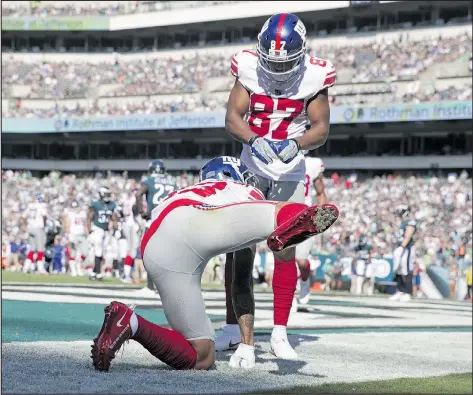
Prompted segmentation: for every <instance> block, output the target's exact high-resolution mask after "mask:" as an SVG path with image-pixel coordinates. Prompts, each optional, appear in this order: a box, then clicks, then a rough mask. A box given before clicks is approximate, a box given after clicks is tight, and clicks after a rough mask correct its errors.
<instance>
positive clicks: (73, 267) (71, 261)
mask: <svg viewBox="0 0 473 395" xmlns="http://www.w3.org/2000/svg"><path fill="white" fill-rule="evenodd" d="M69 269H70V270H71V274H72V275H73V276H74V275H76V274H77V269H76V261H75V259H74V258H69Z"/></svg>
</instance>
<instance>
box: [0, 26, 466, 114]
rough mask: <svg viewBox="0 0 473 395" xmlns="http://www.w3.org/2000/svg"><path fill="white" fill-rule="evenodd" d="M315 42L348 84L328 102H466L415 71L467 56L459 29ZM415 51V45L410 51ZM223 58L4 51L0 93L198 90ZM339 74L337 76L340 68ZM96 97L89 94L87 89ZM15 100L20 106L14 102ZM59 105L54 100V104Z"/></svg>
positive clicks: (192, 107)
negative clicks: (428, 35) (106, 57)
mask: <svg viewBox="0 0 473 395" xmlns="http://www.w3.org/2000/svg"><path fill="white" fill-rule="evenodd" d="M316 43H317V42H316V41H313V42H312V44H311V45H310V48H309V49H310V51H309V52H310V54H311V55H320V56H322V57H324V58H327V59H332V60H333V63H334V64H335V66H336V68H337V70H339V71H341V70H351V73H348V74H350V75H351V77H347V78H348V79H347V80H346V81H344V80H343V78H344V77H342V76H340V77H339V83H345V84H350V83H353V84H355V85H353V86H352V88H351V89H348V90H346V89H345V90H344V91H343V92H340V93H338V88H337V86H336V87H335V88H334V92H335V94H334V96H333V97H332V99H331V100H332V102H334V103H335V104H357V103H368V104H371V103H373V104H374V103H379V102H384V103H386V102H387V103H393V102H420V101H439V100H449V99H457V100H468V99H471V97H472V96H471V85H467V86H460V87H458V86H457V87H455V86H450V87H449V88H448V89H446V90H444V91H436V90H435V87H432V84H431V83H429V84H420V83H418V81H417V79H418V78H419V75H420V73H422V72H423V71H425V70H426V69H427V68H428V67H429V66H430V65H432V64H434V63H440V62H455V61H456V60H459V59H460V60H461V59H463V58H465V59H467V58H471V52H472V41H471V37H470V36H468V35H467V34H462V35H459V36H457V37H452V38H443V39H441V38H439V39H437V40H434V41H432V40H429V39H425V40H423V41H419V42H417V41H412V40H409V39H408V38H402V39H401V40H399V41H385V42H384V43H371V44H367V45H362V46H354V45H350V46H338V47H337V46H331V47H328V46H320V47H316V46H315V45H316ZM414 49H415V50H414ZM229 64H230V60H229V56H228V54H223V53H218V54H211V55H205V56H204V55H200V54H199V53H198V52H195V53H193V54H186V56H182V57H180V58H179V57H175V58H154V59H140V60H125V59H123V58H121V59H118V58H116V60H115V61H114V62H103V63H99V64H92V63H81V62H77V63H72V62H68V61H64V62H58V63H48V62H40V63H26V62H23V63H18V61H16V60H15V61H14V60H13V59H10V58H9V57H8V56H5V57H3V58H2V68H3V72H2V86H3V88H4V89H3V90H2V97H4V98H6V97H9V94H8V93H6V92H8V91H9V88H10V87H12V86H13V85H19V86H28V89H29V93H28V94H27V96H26V97H24V98H25V99H26V98H28V99H51V100H61V99H71V98H85V97H87V96H88V95H89V90H90V89H91V88H94V87H95V88H96V87H98V86H99V85H104V84H118V87H115V88H111V89H110V90H109V91H108V92H106V93H104V94H103V95H102V96H103V97H127V96H137V95H141V96H149V95H162V94H171V93H179V94H186V93H197V92H201V90H202V88H203V87H204V84H205V81H207V80H208V79H209V78H213V77H224V76H229ZM339 74H342V73H341V72H340V73H339ZM400 80H409V81H412V83H411V86H410V87H409V89H408V92H407V93H406V92H402V93H401V92H399V93H398V92H396V87H395V85H391V83H392V82H394V81H400ZM366 82H380V83H384V84H385V86H383V87H381V88H379V87H378V88H370V87H362V86H361V85H356V84H358V83H360V84H361V83H366ZM95 95H96V93H95ZM208 100H209V101H210V102H212V103H206V101H205V100H203V101H202V102H201V103H196V102H195V99H194V98H192V97H188V96H187V95H184V96H183V97H182V100H177V101H175V102H172V103H169V102H165V100H164V99H163V100H162V101H161V100H158V99H154V100H151V99H150V100H148V101H147V102H144V103H143V104H141V105H139V106H136V105H134V104H127V105H120V106H106V107H104V108H97V107H94V106H92V108H89V109H85V108H82V107H81V106H80V105H77V106H75V107H74V106H73V108H69V109H67V110H66V113H67V114H68V115H105V114H109V115H126V114H140V113H143V114H147V113H151V112H172V111H205V110H215V109H222V108H224V105H225V103H224V101H223V100H218V99H212V98H211V95H210V96H209V99H208ZM19 103H20V104H19ZM58 105H59V107H61V106H60V103H59V104H58ZM2 110H3V114H2V115H3V116H6V117H22V116H27V117H30V118H31V117H42V118H44V117H48V116H50V114H57V109H54V111H53V109H49V110H44V109H38V110H35V109H23V108H21V99H18V100H17V101H16V104H15V105H11V106H10V108H5V109H2Z"/></svg>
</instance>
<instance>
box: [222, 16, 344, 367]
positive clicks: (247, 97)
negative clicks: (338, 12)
mask: <svg viewBox="0 0 473 395" xmlns="http://www.w3.org/2000/svg"><path fill="white" fill-rule="evenodd" d="M231 72H232V75H233V76H234V77H235V78H236V81H235V84H234V86H233V89H232V91H231V93H230V97H229V100H228V106H227V113H226V119H225V124H226V129H227V131H228V132H229V133H230V134H231V135H232V136H233V137H234V138H235V139H236V140H238V141H240V142H241V143H243V151H242V153H241V161H242V162H243V163H244V164H245V165H246V166H248V168H249V169H250V170H251V171H252V172H253V173H254V174H255V175H256V176H257V177H258V180H259V186H260V189H261V191H262V192H263V194H264V196H265V197H266V198H267V199H268V200H274V201H281V202H287V201H291V202H299V203H302V202H304V198H305V197H304V180H305V162H304V154H303V151H307V150H312V149H315V148H317V147H320V146H322V145H323V144H325V141H326V140H327V138H328V134H329V128H330V106H329V101H328V88H329V87H331V86H333V85H334V83H335V74H336V73H335V68H334V67H333V65H332V63H331V62H330V61H328V60H325V59H321V58H316V57H311V56H309V55H307V54H306V29H305V26H304V24H303V23H302V21H301V20H299V18H298V17H297V16H295V15H293V14H286V13H284V14H276V15H273V16H272V17H270V18H269V19H268V20H267V21H266V22H265V24H264V25H263V28H262V29H261V32H260V34H259V35H258V44H257V47H256V51H251V50H243V51H240V52H239V53H237V54H236V55H235V56H234V57H233V58H232V61H231ZM307 123H310V128H309V129H308V130H307V131H306V125H307ZM253 256H254V248H252V249H246V250H245V251H238V252H236V253H235V254H234V256H233V255H230V254H229V255H227V264H226V269H227V270H228V273H227V275H226V276H225V279H226V281H225V288H226V305H227V325H225V326H224V330H223V333H222V334H221V335H220V336H219V337H218V338H217V343H216V348H217V350H225V349H231V348H236V347H237V346H238V343H239V342H240V331H239V328H238V325H237V324H240V328H241V325H242V323H243V322H249V323H251V325H252V324H253V317H254V298H253V294H252V291H251V272H252V263H253V260H254V259H253ZM274 258H275V262H274V277H273V284H272V285H273V293H274V329H273V332H272V335H271V343H270V347H271V351H272V352H273V353H274V354H275V355H276V356H277V357H280V358H284V359H296V358H297V354H296V352H295V351H294V349H293V348H292V346H291V345H290V344H289V342H288V339H287V333H286V327H287V322H288V319H289V314H290V310H291V305H292V302H293V298H294V292H295V289H296V285H297V267H296V259H295V249H294V248H291V249H288V250H286V251H283V252H281V253H276V254H275V256H274ZM234 262H235V263H234ZM245 262H246V265H247V267H248V269H247V270H246V273H247V275H246V276H245V275H243V274H242V273H243V269H242V268H243V267H244V264H245ZM233 264H235V265H238V267H239V276H238V278H235V276H234V275H233V269H232V266H233ZM237 282H238V284H237ZM230 284H231V285H230ZM232 300H233V301H239V302H238V303H237V304H235V303H232ZM249 358H252V357H251V356H249Z"/></svg>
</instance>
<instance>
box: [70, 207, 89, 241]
mask: <svg viewBox="0 0 473 395" xmlns="http://www.w3.org/2000/svg"><path fill="white" fill-rule="evenodd" d="M68 222H69V233H70V234H71V235H74V236H82V235H85V226H86V222H87V214H86V212H85V211H84V210H82V211H70V212H69V215H68Z"/></svg>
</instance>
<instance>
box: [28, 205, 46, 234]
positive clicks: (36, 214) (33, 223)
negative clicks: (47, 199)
mask: <svg viewBox="0 0 473 395" xmlns="http://www.w3.org/2000/svg"><path fill="white" fill-rule="evenodd" d="M27 216H28V228H30V229H36V228H40V229H43V228H44V217H46V216H47V210H46V204H45V203H38V202H35V203H30V204H29V205H28V210H27Z"/></svg>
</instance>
